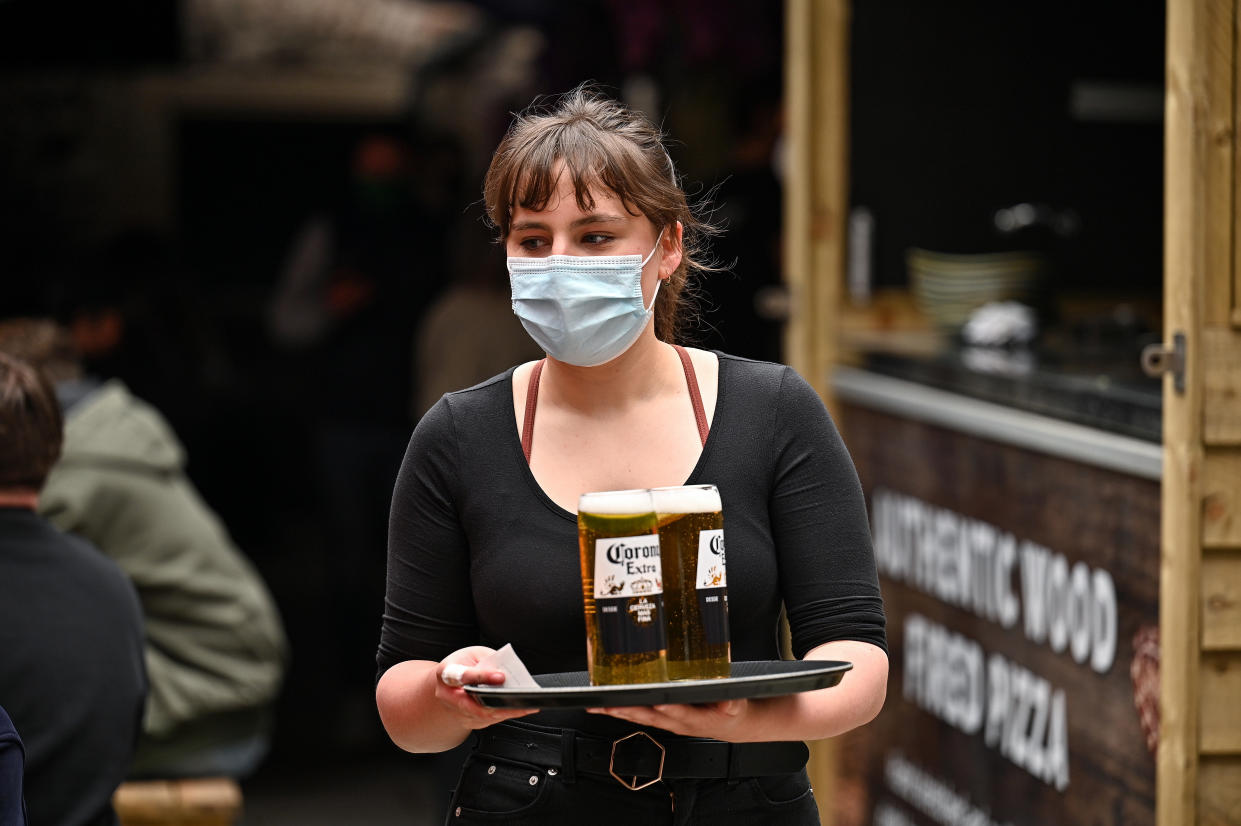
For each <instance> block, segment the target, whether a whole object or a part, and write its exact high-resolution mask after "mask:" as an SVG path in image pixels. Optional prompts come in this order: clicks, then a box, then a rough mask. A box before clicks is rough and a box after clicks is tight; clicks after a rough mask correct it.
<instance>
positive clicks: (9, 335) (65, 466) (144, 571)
mask: <svg viewBox="0 0 1241 826" xmlns="http://www.w3.org/2000/svg"><path fill="white" fill-rule="evenodd" d="M0 352H7V353H9V354H11V355H14V356H17V357H20V358H24V359H26V360H27V361H29V362H30V363H32V364H35V365H36V366H38V367H39V368H40V369H42V370H43V371H44V372H45V374H46V375H47V376H48V378H49V379H50V380H52V381H53V382H54V383H55V396H54V397H53V398H54V399H56V400H57V401H58V403H59V405H60V408H59V409H58V411H57V415H58V416H60V415H61V413H60V411H61V410H63V415H64V421H65V426H64V450H63V453H62V454H61V456H60V460H59V461H58V462H56V464H55V465H54V466H53V467H52V468H51V472H50V474H49V475H48V477H47V481H46V484H45V485H44V486H43V491H42V495H41V497H40V499H39V511H40V513H41V514H43V515H44V516H45V517H46V518H47V519H48V520H49V521H50V522H51V523H52V524H54V525H55V526H56V527H58V528H60V529H61V530H63V531H66V532H70V533H74V534H77V535H79V536H81V537H83V538H85V539H87V540H89V541H90V542H91V543H92V544H94V545H95V546H97V547H98V548H99V549H100V550H102V551H103V552H104V554H106V555H107V556H108V557H110V558H111V559H112V560H114V561H115V562H116V563H117V564H119V565H120V567H121V569H122V570H124V571H125V573H126V574H128V576H129V578H130V579H131V580H132V581H133V583H134V584H135V585H136V586H137V590H138V596H139V598H140V599H141V605H142V614H143V617H144V618H145V625H146V638H145V660H146V668H147V672H148V674H149V676H150V682H151V690H150V696H149V698H148V701H147V704H146V712H145V715H144V718H143V734H142V739H141V742H140V743H139V745H138V751H137V754H136V756H135V759H134V764H133V768H132V772H131V776H134V777H185V776H206V775H228V776H233V777H243V776H245V775H247V774H249V773H251V772H252V771H253V770H254V769H255V768H256V767H257V766H258V765H259V763H260V761H261V760H262V758H263V756H264V755H265V753H266V751H267V748H268V745H269V728H270V723H271V720H270V718H271V706H272V703H273V701H274V700H275V698H276V695H277V693H278V691H279V688H280V685H281V680H282V677H283V674H284V670H285V665H286V659H287V642H286V640H285V635H284V630H283V627H282V623H281V619H280V615H279V613H278V611H277V609H276V605H275V603H274V602H273V600H272V598H271V595H270V594H269V593H268V590H267V587H266V585H265V584H264V582H263V580H262V579H261V578H260V576H259V575H258V573H257V572H256V570H255V569H254V567H253V566H252V564H251V563H250V561H249V560H248V559H247V558H246V557H245V556H244V555H243V554H242V553H241V551H240V550H239V549H238V548H237V547H236V546H235V545H234V544H233V542H232V540H231V539H230V537H229V534H228V531H227V530H226V528H225V526H224V525H223V524H222V523H221V521H220V520H219V518H218V517H217V516H216V514H215V513H213V512H212V510H211V509H210V508H209V507H208V506H207V504H206V503H205V502H204V501H203V500H202V498H201V497H200V496H199V494H198V492H197V491H196V490H195V488H194V486H193V484H192V483H191V482H190V480H189V479H188V477H187V476H186V475H185V465H186V455H185V451H184V449H183V448H182V446H181V444H180V442H179V441H178V440H177V437H176V435H175V434H174V433H173V431H172V429H171V427H170V426H169V425H168V423H167V421H165V419H164V417H163V416H162V415H161V414H160V413H159V411H157V410H156V409H155V408H153V407H151V406H150V405H148V404H147V403H145V402H144V401H142V400H141V399H138V398H136V397H135V396H133V395H132V394H131V393H130V392H129V390H128V388H127V387H126V386H125V385H124V384H123V383H122V382H120V381H118V380H115V379H113V380H110V381H106V382H104V381H101V380H99V379H97V378H95V377H93V376H91V375H88V374H86V373H84V372H83V369H82V366H81V363H80V361H79V359H78V356H77V353H76V351H75V350H74V347H73V343H72V340H71V338H70V337H69V335H68V334H67V331H66V330H65V329H64V328H62V327H60V326H58V325H57V324H55V323H54V322H52V321H50V320H47V319H11V320H9V321H5V322H0ZM19 723H20V721H19Z"/></svg>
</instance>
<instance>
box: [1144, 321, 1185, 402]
mask: <svg viewBox="0 0 1241 826" xmlns="http://www.w3.org/2000/svg"><path fill="white" fill-rule="evenodd" d="M1142 370H1143V372H1145V373H1146V375H1148V376H1150V377H1152V378H1160V377H1161V376H1163V375H1164V374H1165V373H1171V374H1172V387H1173V389H1174V390H1176V392H1177V393H1179V394H1184V393H1185V334H1184V333H1181V332H1177V333H1173V334H1172V346H1171V347H1168V346H1166V345H1164V344H1148V345H1146V346H1145V347H1144V348H1142Z"/></svg>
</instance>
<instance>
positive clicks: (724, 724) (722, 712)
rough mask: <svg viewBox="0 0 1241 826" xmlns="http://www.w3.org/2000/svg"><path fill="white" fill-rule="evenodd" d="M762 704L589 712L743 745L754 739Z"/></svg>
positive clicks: (741, 702)
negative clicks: (755, 714) (753, 722)
mask: <svg viewBox="0 0 1241 826" xmlns="http://www.w3.org/2000/svg"><path fill="white" fill-rule="evenodd" d="M763 702H765V701H762V700H724V701H722V702H718V703H699V704H696V705H685V704H680V703H668V704H665V705H658V706H624V707H621V708H592V709H587V710H588V711H590V712H591V713H593V714H606V715H608V716H610V717H617V718H619V719H621V720H628V721H629V722H631V723H636V724H638V725H640V726H654V727H655V728H661V729H663V730H664V731H671V732H673V733H674V734H684V735H686V736H688V737H710V738H713V739H715V740H727V741H729V742H732V743H740V742H744V741H747V740H752V739H754V737H753V734H754V733H755V732H754V731H753V726H751V725H749V723H750V718H751V717H752V716H753V712H754V710H755V707H756V706H758V705H759V704H761V703H763Z"/></svg>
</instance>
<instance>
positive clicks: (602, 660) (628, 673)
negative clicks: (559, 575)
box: [577, 490, 668, 685]
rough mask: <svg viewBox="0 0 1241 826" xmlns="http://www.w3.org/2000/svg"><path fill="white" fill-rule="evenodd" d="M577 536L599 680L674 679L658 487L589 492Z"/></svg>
mask: <svg viewBox="0 0 1241 826" xmlns="http://www.w3.org/2000/svg"><path fill="white" fill-rule="evenodd" d="M577 537H578V544H579V546H580V550H581V561H582V597H583V603H584V605H585V612H586V659H587V663H588V665H589V668H590V682H591V684H592V685H614V684H618V683H656V682H662V681H664V680H667V679H668V661H667V658H666V657H665V649H666V648H667V642H666V640H667V635H666V631H665V624H664V597H663V572H662V570H661V567H660V562H659V529H658V526H657V523H656V521H655V508H654V505H653V504H652V501H651V492H650V491H648V490H618V491H603V492H599V493H584V494H582V496H581V498H580V499H579V500H578V505H577Z"/></svg>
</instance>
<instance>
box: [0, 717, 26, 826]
mask: <svg viewBox="0 0 1241 826" xmlns="http://www.w3.org/2000/svg"><path fill="white" fill-rule="evenodd" d="M25 771H26V747H25V746H23V745H22V738H21V737H20V736H19V735H18V733H17V729H16V728H14V726H13V720H12V719H11V718H10V717H9V713H8V712H7V711H5V710H4V706H0V826H26V796H25V794H24V793H23V792H22V775H23V774H24V773H25Z"/></svg>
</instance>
